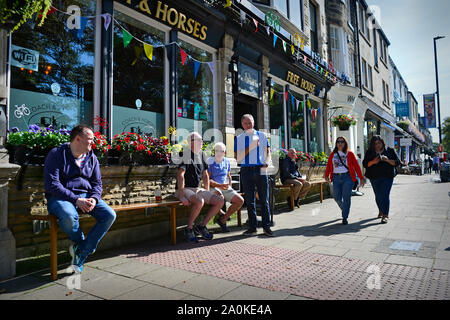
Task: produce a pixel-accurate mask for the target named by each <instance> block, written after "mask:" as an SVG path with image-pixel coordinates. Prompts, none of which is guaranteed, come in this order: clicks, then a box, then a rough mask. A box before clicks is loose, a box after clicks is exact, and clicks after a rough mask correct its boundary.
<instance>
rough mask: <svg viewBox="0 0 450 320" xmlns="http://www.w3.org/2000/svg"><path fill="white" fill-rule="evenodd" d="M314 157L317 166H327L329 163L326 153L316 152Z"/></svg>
mask: <svg viewBox="0 0 450 320" xmlns="http://www.w3.org/2000/svg"><path fill="white" fill-rule="evenodd" d="M313 157H314V162H315V163H316V164H327V162H328V156H327V155H326V153H325V152H314V153H313Z"/></svg>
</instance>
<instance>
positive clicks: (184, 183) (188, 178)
mask: <svg viewBox="0 0 450 320" xmlns="http://www.w3.org/2000/svg"><path fill="white" fill-rule="evenodd" d="M187 140H188V142H189V146H190V148H187V150H184V151H183V159H182V163H181V164H180V165H179V166H178V172H177V187H176V188H177V191H176V193H175V196H176V197H178V199H180V201H181V202H182V203H183V205H185V206H189V205H191V213H190V215H189V220H188V226H187V227H186V229H185V230H184V235H185V236H186V239H187V240H188V241H189V242H198V238H197V237H196V236H195V234H194V232H195V233H197V234H199V235H201V236H202V237H203V239H205V240H211V239H212V238H213V235H212V234H211V233H209V231H208V229H207V228H206V225H207V224H208V222H209V220H211V218H212V217H214V216H215V215H216V214H217V213H218V212H219V210H220V208H222V207H223V198H222V197H220V196H218V195H215V194H213V193H212V192H210V191H209V175H208V165H207V164H206V159H205V158H204V153H203V151H202V143H203V139H202V137H201V136H200V134H198V133H197V132H194V133H191V134H190V135H189V136H188V139H187ZM202 180H203V185H204V188H200V181H202ZM205 203H207V204H210V205H211V208H210V209H209V211H208V213H207V214H206V217H205V219H203V222H202V223H201V224H200V225H198V226H195V227H194V228H193V225H194V221H195V219H196V218H197V217H198V215H199V214H200V211H201V210H202V207H203V205H204V204H205Z"/></svg>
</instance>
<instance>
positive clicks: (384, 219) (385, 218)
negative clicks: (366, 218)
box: [381, 216, 388, 224]
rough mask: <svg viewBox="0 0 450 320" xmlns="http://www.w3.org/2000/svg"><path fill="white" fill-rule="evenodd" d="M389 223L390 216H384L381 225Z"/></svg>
mask: <svg viewBox="0 0 450 320" xmlns="http://www.w3.org/2000/svg"><path fill="white" fill-rule="evenodd" d="M386 223H388V216H383V218H381V224H386Z"/></svg>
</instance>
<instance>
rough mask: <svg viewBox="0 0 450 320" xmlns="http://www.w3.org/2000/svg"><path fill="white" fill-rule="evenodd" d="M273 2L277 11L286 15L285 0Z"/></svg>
mask: <svg viewBox="0 0 450 320" xmlns="http://www.w3.org/2000/svg"><path fill="white" fill-rule="evenodd" d="M273 3H274V5H275V7H277V8H278V11H280V12H281V13H283V14H284V15H285V16H286V17H287V16H288V12H287V1H286V0H274V1H273Z"/></svg>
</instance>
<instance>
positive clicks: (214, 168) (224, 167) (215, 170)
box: [207, 157, 231, 184]
mask: <svg viewBox="0 0 450 320" xmlns="http://www.w3.org/2000/svg"><path fill="white" fill-rule="evenodd" d="M207 164H208V173H209V178H210V179H211V180H214V181H215V182H217V183H220V184H224V183H227V182H228V179H227V177H228V172H230V171H231V165H230V161H229V160H228V159H227V158H223V160H222V162H221V163H217V162H216V159H215V158H214V157H211V158H209V159H208V161H207Z"/></svg>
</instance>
